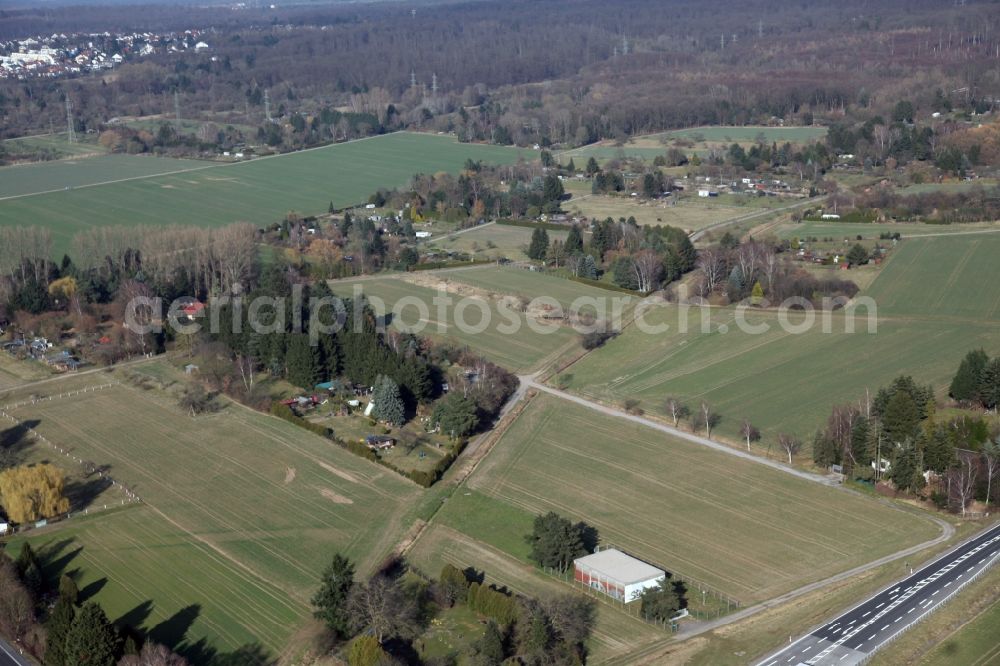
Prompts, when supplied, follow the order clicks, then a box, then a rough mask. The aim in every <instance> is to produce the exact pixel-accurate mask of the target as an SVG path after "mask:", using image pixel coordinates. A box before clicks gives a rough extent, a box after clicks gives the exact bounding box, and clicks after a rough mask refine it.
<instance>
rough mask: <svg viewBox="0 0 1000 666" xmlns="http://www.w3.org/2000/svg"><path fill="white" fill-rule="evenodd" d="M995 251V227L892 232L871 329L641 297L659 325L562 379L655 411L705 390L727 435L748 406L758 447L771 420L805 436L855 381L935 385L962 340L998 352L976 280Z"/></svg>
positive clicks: (999, 342) (772, 427) (991, 300)
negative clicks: (804, 325)
mask: <svg viewBox="0 0 1000 666" xmlns="http://www.w3.org/2000/svg"><path fill="white" fill-rule="evenodd" d="M998 251H1000V236H994V235H989V234H983V235H964V236H943V237H936V238H926V239H911V240H904V241H903V243H902V244H901V245H900V246H899V248H898V249H896V250H895V251H894V252H893V253H892V254H891V255H890V258H889V260H888V262H887V263H886V265H885V266H884V267H883V268H882V271H881V273H880V274H879V275H878V277H876V278H875V280H874V282H873V283H872V285H871V287H870V288H869V289H868V290H867V292H866V294H865V295H867V296H870V297H871V298H872V299H874V301H875V303H876V305H877V312H878V327H877V332H876V333H875V334H874V335H873V334H869V333H868V316H867V312H866V311H865V310H864V309H863V308H859V310H858V315H857V316H856V317H855V332H853V333H850V332H848V330H847V326H846V320H845V316H844V314H843V313H842V312H837V313H834V314H832V315H831V316H830V326H829V328H828V330H829V331H830V332H824V327H823V325H822V317H820V316H819V315H817V322H816V325H814V326H812V327H809V328H808V330H807V331H805V332H804V333H790V332H786V331H785V330H783V329H782V327H781V325H780V321H779V319H778V315H777V314H776V313H774V312H748V313H746V320H747V322H748V323H749V324H751V325H753V326H757V325H766V326H767V327H768V329H767V330H766V332H762V333H759V334H758V333H750V332H744V331H743V330H741V329H740V327H739V326H738V325H737V321H736V311H735V309H733V308H712V309H711V310H704V311H703V309H702V308H689V309H687V310H685V309H684V308H677V307H676V306H666V307H658V308H655V309H651V310H649V311H648V313H647V315H646V321H647V322H648V323H649V324H651V325H660V324H666V325H668V326H669V327H670V328H669V330H667V331H666V332H658V333H645V332H642V331H640V330H639V329H638V328H637V327H630V328H628V329H627V330H626V331H625V332H624V333H623V334H622V335H621V336H619V337H618V338H616V339H614V340H611V341H610V342H608V343H607V344H606V345H605V346H604V347H603V348H601V349H599V350H597V351H595V352H592V353H591V354H589V355H587V356H586V357H584V358H583V359H582V360H581V361H579V362H578V363H576V364H574V365H573V366H572V367H571V368H570V369H569V370H567V375H568V378H567V379H568V386H569V387H570V388H571V390H573V391H575V392H578V393H580V394H581V395H585V396H589V397H592V398H595V399H599V400H602V401H606V402H609V403H614V404H620V403H621V401H622V400H624V399H626V398H635V399H639V400H641V401H642V407H643V408H644V409H645V410H646V411H647V412H650V413H653V414H658V415H660V416H665V412H664V406H663V401H664V400H665V399H666V398H667V397H668V396H676V397H679V398H681V399H683V400H686V401H688V402H689V403H691V404H698V403H700V402H701V401H706V402H708V403H709V404H711V405H712V406H713V407H714V408H715V410H716V411H717V412H718V413H719V414H720V415H721V416H722V423H721V424H720V426H719V428H718V432H719V433H720V434H721V435H723V436H725V437H728V438H730V439H732V440H738V439H739V435H738V431H739V427H740V423H741V421H742V419H743V418H749V419H750V420H751V421H752V422H753V423H754V424H755V425H756V426H757V427H759V428H761V429H762V430H763V431H764V434H765V437H764V442H763V446H765V447H766V446H768V445H769V444H773V443H774V436H775V435H776V434H777V433H778V432H782V431H787V432H793V433H797V434H798V435H800V436H801V437H802V438H803V439H805V440H806V441H807V442H808V441H810V440H811V437H812V433H814V432H815V430H816V429H817V428H819V427H821V426H822V424H823V423H825V421H826V418H827V416H828V415H829V413H830V408H831V407H832V406H833V405H834V404H837V403H845V402H856V401H857V400H859V399H860V398H862V397H863V396H864V392H865V390H866V389H868V390H872V391H874V390H876V389H877V388H879V387H880V386H883V385H885V384H887V383H888V382H890V381H891V380H892V378H893V377H895V376H897V375H899V374H912V375H913V377H914V378H915V379H916V380H917V381H919V382H921V383H930V384H932V385H933V386H935V387H936V388H937V390H938V395H939V396H943V395H944V394H945V393H946V391H947V387H948V384H949V383H950V381H951V378H952V377H953V375H954V373H955V369H956V368H957V367H958V363H959V362H960V361H961V359H962V357H963V356H964V355H965V353H966V352H967V351H968V350H970V349H975V348H979V347H982V348H984V349H986V351H987V352H988V353H990V354H997V353H1000V322H998V318H1000V293H997V292H996V290H989V289H985V287H984V285H989V284H994V283H995V281H996V279H997V277H1000V275H998V272H997V271H998V270H1000V268H998V264H997V263H996V261H995V257H996V256H997V252H998ZM836 275H837V276H839V277H846V278H848V279H849V278H850V277H851V274H850V273H846V274H839V273H838V274H836ZM984 295H985V296H984ZM984 299H985V300H984ZM685 311H686V312H687V316H688V319H687V325H686V327H683V330H681V329H682V315H683V313H684V312H685ZM703 312H710V319H709V320H708V325H707V328H706V327H705V325H704V324H703ZM790 320H791V322H792V323H797V322H798V321H800V319H799V318H798V317H796V316H794V315H793V316H790ZM721 326H724V327H725V328H726V332H725V333H722V332H720V330H719V329H720V327H721ZM684 331H686V332H684ZM789 395H793V396H795V400H794V402H793V403H789V402H788V398H787V396H789ZM806 449H807V450H806V451H805V452H804V453H803V455H804V456H807V455H808V444H807V446H806ZM772 455H776V452H774V451H773V450H772Z"/></svg>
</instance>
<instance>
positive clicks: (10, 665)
mask: <svg viewBox="0 0 1000 666" xmlns="http://www.w3.org/2000/svg"><path fill="white" fill-rule="evenodd" d="M0 666H31V662H29V661H28V660H26V659H24V658H23V657H21V656H20V653H19V652H18V650H17V648H15V647H13V646H12V645H11V644H10V643H7V642H6V641H3V640H0Z"/></svg>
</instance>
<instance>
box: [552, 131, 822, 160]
mask: <svg viewBox="0 0 1000 666" xmlns="http://www.w3.org/2000/svg"><path fill="white" fill-rule="evenodd" d="M761 136H763V137H764V141H765V142H766V143H768V144H770V143H777V144H778V145H779V146H780V145H781V144H783V143H786V142H788V143H792V144H801V143H809V142H811V141H816V140H819V139H821V138H823V137H824V136H826V128H825V127H764V126H747V127H729V126H722V125H714V126H708V127H692V128H689V129H681V130H672V131H669V132H660V133H657V134H648V135H645V136H639V137H634V138H632V139H630V140H629V141H628V142H626V143H623V144H620V145H619V144H616V143H614V142H611V141H605V142H602V143H597V144H592V145H589V146H581V147H580V148H575V149H572V150H568V151H565V152H563V153H560V154H559V155H558V157H559V159H560V161H562V162H567V161H568V160H569V158H571V157H572V158H573V161H574V163H575V164H577V166H578V167H582V164H583V163H582V162H581V160H583V161H586V160H587V159H589V158H591V157H593V158H595V159H596V160H598V161H599V162H604V161H607V160H613V159H622V158H626V157H628V158H639V159H642V160H646V161H652V160H653V159H654V158H655V157H657V156H658V155H666V153H667V150H668V149H669V148H670V147H672V146H673V145H675V143H677V142H684V143H693V145H690V146H683V147H682V148H681V149H682V150H683V151H684V152H685V154H687V155H688V156H691V155H695V154H697V155H704V154H706V153H708V152H709V151H711V150H726V149H728V147H729V146H730V145H732V144H734V143H738V144H740V145H742V146H749V145H752V144H754V143H756V142H757V140H758V138H760V137H761Z"/></svg>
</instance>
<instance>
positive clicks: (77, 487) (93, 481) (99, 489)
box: [66, 474, 111, 511]
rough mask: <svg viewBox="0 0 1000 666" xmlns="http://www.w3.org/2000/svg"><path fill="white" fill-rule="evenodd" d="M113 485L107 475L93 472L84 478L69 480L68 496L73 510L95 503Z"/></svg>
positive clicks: (67, 486)
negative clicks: (98, 474)
mask: <svg viewBox="0 0 1000 666" xmlns="http://www.w3.org/2000/svg"><path fill="white" fill-rule="evenodd" d="M109 487H111V480H110V479H109V478H108V477H106V476H97V475H96V474H91V475H89V476H88V477H87V478H85V479H83V480H69V481H67V483H66V497H68V498H69V500H70V505H71V506H72V507H73V511H82V510H83V509H86V508H87V507H89V506H90V505H91V504H93V503H94V500H96V499H97V498H98V497H99V496H100V494H101V493H103V492H104V491H105V490H107V489H108V488H109Z"/></svg>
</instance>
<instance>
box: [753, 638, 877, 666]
mask: <svg viewBox="0 0 1000 666" xmlns="http://www.w3.org/2000/svg"><path fill="white" fill-rule="evenodd" d="M876 636H878V634H872V635H871V636H869V637H868V640H870V641H873V640H875V637H876ZM768 666H770V664H768Z"/></svg>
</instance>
